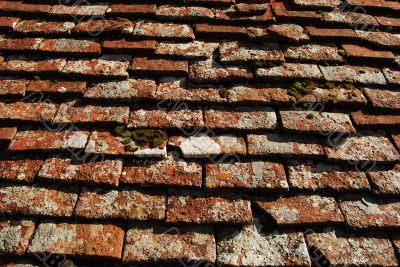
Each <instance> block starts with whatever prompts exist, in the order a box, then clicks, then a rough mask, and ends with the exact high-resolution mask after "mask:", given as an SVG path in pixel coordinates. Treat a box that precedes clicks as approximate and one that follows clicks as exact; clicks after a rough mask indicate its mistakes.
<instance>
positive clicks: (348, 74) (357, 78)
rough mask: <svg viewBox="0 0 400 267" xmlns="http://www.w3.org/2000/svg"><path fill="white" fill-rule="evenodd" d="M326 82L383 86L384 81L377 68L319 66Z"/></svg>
mask: <svg viewBox="0 0 400 267" xmlns="http://www.w3.org/2000/svg"><path fill="white" fill-rule="evenodd" d="M320 69H321V71H322V73H323V74H324V77H325V79H326V80H327V81H332V82H352V83H362V84H380V85H385V84H386V80H385V77H384V76H383V74H382V72H381V71H380V70H379V69H377V68H371V67H361V66H329V67H324V66H320Z"/></svg>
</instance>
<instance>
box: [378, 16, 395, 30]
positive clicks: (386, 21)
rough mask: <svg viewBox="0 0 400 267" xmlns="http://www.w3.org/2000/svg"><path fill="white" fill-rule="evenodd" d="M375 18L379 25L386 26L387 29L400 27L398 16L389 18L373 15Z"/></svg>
mask: <svg viewBox="0 0 400 267" xmlns="http://www.w3.org/2000/svg"><path fill="white" fill-rule="evenodd" d="M375 19H376V20H377V21H378V22H379V25H381V27H382V26H383V27H387V29H389V30H392V29H399V28H400V19H399V18H391V17H386V16H375Z"/></svg>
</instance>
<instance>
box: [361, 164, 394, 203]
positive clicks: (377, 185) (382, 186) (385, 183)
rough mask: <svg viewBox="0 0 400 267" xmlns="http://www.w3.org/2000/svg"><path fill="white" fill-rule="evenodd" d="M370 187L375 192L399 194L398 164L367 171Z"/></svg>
mask: <svg viewBox="0 0 400 267" xmlns="http://www.w3.org/2000/svg"><path fill="white" fill-rule="evenodd" d="M368 177H369V180H370V181H371V185H372V189H373V191H374V192H375V193H377V194H387V195H400V164H396V165H395V166H394V167H393V168H388V169H387V168H381V169H379V168H377V169H374V170H373V171H370V172H368Z"/></svg>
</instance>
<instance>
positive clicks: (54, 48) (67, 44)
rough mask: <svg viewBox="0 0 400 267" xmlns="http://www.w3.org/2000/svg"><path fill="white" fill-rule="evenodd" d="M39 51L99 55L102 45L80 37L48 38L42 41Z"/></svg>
mask: <svg viewBox="0 0 400 267" xmlns="http://www.w3.org/2000/svg"><path fill="white" fill-rule="evenodd" d="M38 51H41V52H50V53H62V54H70V53H75V54H77V53H79V54H85V55H99V54H100V53H101V45H100V44H99V43H97V42H93V41H89V40H79V39H66V38H59V39H46V40H44V41H43V42H41V44H40V46H39V47H38Z"/></svg>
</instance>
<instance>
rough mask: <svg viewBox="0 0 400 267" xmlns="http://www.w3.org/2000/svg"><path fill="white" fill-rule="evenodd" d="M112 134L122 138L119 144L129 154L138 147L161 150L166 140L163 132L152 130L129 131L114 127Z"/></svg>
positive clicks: (165, 134)
mask: <svg viewBox="0 0 400 267" xmlns="http://www.w3.org/2000/svg"><path fill="white" fill-rule="evenodd" d="M113 134H114V135H115V136H118V137H121V138H123V139H122V141H121V143H122V144H123V145H124V146H125V150H126V151H129V152H134V151H136V150H137V149H138V147H139V146H148V147H150V148H157V147H158V148H162V147H163V146H164V145H165V143H166V142H167V140H168V135H167V133H166V132H165V131H161V130H152V129H142V130H131V131H130V130H127V129H126V127H125V126H117V127H115V128H114V131H113Z"/></svg>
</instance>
